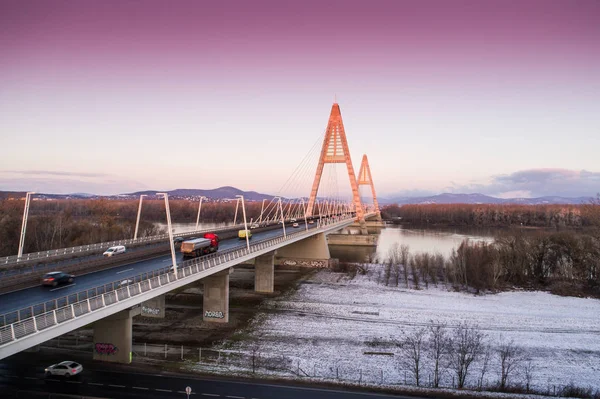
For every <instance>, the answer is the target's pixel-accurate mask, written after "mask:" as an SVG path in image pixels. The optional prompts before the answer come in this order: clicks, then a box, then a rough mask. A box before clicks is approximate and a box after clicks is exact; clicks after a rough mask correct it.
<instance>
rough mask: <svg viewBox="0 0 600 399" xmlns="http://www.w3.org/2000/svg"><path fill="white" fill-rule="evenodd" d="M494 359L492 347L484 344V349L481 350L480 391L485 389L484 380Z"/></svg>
mask: <svg viewBox="0 0 600 399" xmlns="http://www.w3.org/2000/svg"><path fill="white" fill-rule="evenodd" d="M491 359H492V348H491V347H490V345H487V344H483V349H482V350H481V370H480V373H479V384H478V386H479V389H480V390H481V389H482V388H483V379H484V378H485V375H486V374H487V372H488V371H489V370H488V369H489V366H490V360H491Z"/></svg>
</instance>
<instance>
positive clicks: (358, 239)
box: [327, 234, 379, 247]
mask: <svg viewBox="0 0 600 399" xmlns="http://www.w3.org/2000/svg"><path fill="white" fill-rule="evenodd" d="M378 237H379V236H377V235H363V234H329V235H328V236H327V242H328V243H329V244H330V245H351V246H368V247H374V246H377V239H378Z"/></svg>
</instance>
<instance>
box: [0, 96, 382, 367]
mask: <svg viewBox="0 0 600 399" xmlns="http://www.w3.org/2000/svg"><path fill="white" fill-rule="evenodd" d="M328 163H343V164H345V166H346V169H347V172H348V178H349V181H350V187H351V190H352V201H351V202H350V203H344V204H342V203H339V202H338V203H336V204H335V206H332V204H327V205H324V204H323V203H321V204H319V200H318V197H317V195H318V192H319V186H320V182H321V178H322V174H323V170H324V165H325V164H328ZM360 185H369V186H370V188H371V191H372V195H373V206H371V207H367V206H365V204H363V203H362V202H361V198H360V195H359V190H358V188H359V186H360ZM165 202H166V206H167V213H168V199H167V197H166V195H165ZM300 202H301V204H302V206H298V207H297V211H296V213H293V211H292V206H291V203H290V205H289V209H288V213H287V214H286V213H285V212H284V208H283V206H282V203H281V199H280V200H279V208H278V209H279V210H277V207H276V206H275V207H274V209H275V216H274V217H273V218H272V219H270V218H269V217H266V220H267V223H266V224H265V226H264V227H263V228H261V229H259V231H258V230H257V231H256V233H255V234H253V239H252V243H251V244H250V242H249V241H248V240H246V241H245V242H240V240H238V239H237V237H232V238H227V239H224V240H223V241H222V242H221V243H220V245H219V251H218V252H216V253H213V254H211V255H206V256H202V257H199V258H194V259H192V260H187V261H184V260H182V259H177V258H176V256H175V253H174V251H173V245H172V243H173V234H172V232H171V231H170V232H169V235H162V236H156V237H146V238H139V239H136V240H128V241H127V245H130V246H139V247H144V246H145V245H156V244H157V243H161V242H162V243H165V242H168V243H169V245H170V246H171V253H172V256H169V255H164V254H163V255H162V256H156V257H154V258H153V259H148V260H139V259H138V260H135V259H134V260H131V263H127V264H120V265H118V266H117V265H115V266H114V267H110V268H109V269H105V270H99V271H92V272H90V273H88V274H86V275H84V276H80V277H78V279H77V284H71V285H69V286H65V287H57V288H54V289H50V290H47V289H44V288H42V287H39V286H38V287H30V288H27V289H22V290H17V291H14V292H10V293H6V294H3V295H0V313H3V314H2V315H1V316H0V326H1V327H0V359H2V358H5V357H8V356H10V355H12V354H15V353H18V352H20V351H23V350H26V349H28V348H32V347H34V346H36V345H39V344H41V343H43V342H45V341H47V340H50V339H52V338H55V337H58V336H60V335H63V334H65V333H68V332H70V331H73V330H76V329H78V328H81V327H84V326H87V325H90V324H93V326H94V342H95V343H96V348H95V349H96V350H95V351H94V358H95V359H99V360H106V361H114V362H123V363H128V362H130V361H131V346H132V340H131V337H132V318H133V317H134V316H136V315H140V314H141V315H144V316H148V317H164V306H165V304H164V303H165V294H166V293H168V292H170V291H173V290H176V289H178V288H181V287H183V286H186V285H188V284H191V283H193V282H196V281H199V280H201V281H202V282H203V284H204V290H203V312H204V313H203V319H204V320H205V321H207V322H217V323H226V322H228V320H229V274H230V273H231V271H232V268H233V267H234V266H236V265H238V264H241V263H248V262H253V263H254V266H255V291H257V292H265V293H268V292H273V285H274V268H275V265H276V264H281V263H283V262H286V261H289V260H292V261H293V262H295V263H300V264H302V263H303V262H304V263H307V264H310V265H313V266H315V265H316V266H320V267H327V265H328V262H329V260H330V254H329V248H328V246H327V239H326V236H327V235H328V234H331V233H333V232H336V231H339V230H341V229H344V228H346V227H349V226H352V225H357V226H358V227H359V228H360V229H361V232H362V233H365V234H366V223H367V219H370V218H375V219H380V212H379V206H378V204H377V200H376V195H375V188H374V184H373V179H372V176H371V171H370V168H369V165H368V160H367V157H366V156H363V159H362V163H361V167H360V171H359V174H358V179H357V178H356V175H355V173H354V168H353V165H352V160H351V157H350V153H349V147H348V142H347V139H346V134H345V131H344V126H343V122H342V118H341V112H340V108H339V105H338V104H337V103H334V104H333V107H332V110H331V114H330V117H329V122H328V125H327V130H326V132H325V137H324V140H323V143H322V146H321V152H320V156H319V162H318V165H317V171H316V174H315V177H314V181H313V185H312V189H311V193H310V196H309V198H308V206H304V205H305V204H304V200H303V199H301V201H299V202H298V205H300ZM263 205H264V203H263ZM294 215H297V216H298V222H295V223H294V226H291V223H290V222H291V221H292V218H291V216H294ZM262 216H263V215H262V211H261V218H262ZM24 219H25V218H24ZM295 220H296V219H295V218H294V221H295ZM242 226H243V229H246V230H248V226H247V225H246V224H244V225H239V226H233V228H232V227H229V228H226V229H225V230H223V231H224V232H230V231H236V229H237V228H238V227H242ZM261 227H262V226H261ZM191 234H194V233H192V232H191V233H186V235H188V236H189V235H191ZM106 244H107V243H103V244H95V245H89V246H84V247H77V248H66V249H62V250H54V251H47V252H46V253H44V252H42V253H36V254H24V255H21V256H17V257H7V258H3V259H0V260H3V261H4V265H2V263H0V268H2V267H4V268H5V269H10V270H12V271H15V272H16V273H17V274H19V273H20V271H22V270H21V269H20V266H22V267H27V266H26V262H28V261H33V260H35V261H36V262H37V263H39V262H42V263H43V262H46V263H50V264H53V263H54V262H57V261H60V260H61V259H63V258H64V257H66V256H73V255H77V254H80V255H81V256H83V257H85V256H86V255H90V254H92V255H93V254H97V252H98V251H99V250H101V249H105V248H106ZM134 255H135V252H134ZM180 258H181V256H180ZM77 259H78V258H76V259H75V261H73V260H72V259H71V262H74V263H75V264H77V262H78V260H77ZM165 262H167V263H166V264H165ZM169 262H170V263H169ZM132 270H135V271H136V273H138V274H136V275H134V276H128V277H126V278H125V279H123V277H125V276H127V275H125V274H123V273H127V272H129V271H132ZM117 275H120V276H117ZM121 276H122V277H121ZM117 277H121V278H120V279H117ZM63 289H64V291H63Z"/></svg>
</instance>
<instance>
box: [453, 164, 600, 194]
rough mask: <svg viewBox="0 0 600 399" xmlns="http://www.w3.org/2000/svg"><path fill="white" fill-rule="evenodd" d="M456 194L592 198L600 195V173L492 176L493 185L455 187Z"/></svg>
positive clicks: (549, 171) (523, 172) (536, 171)
mask: <svg viewBox="0 0 600 399" xmlns="http://www.w3.org/2000/svg"><path fill="white" fill-rule="evenodd" d="M448 189H449V191H451V192H454V193H481V194H487V195H491V196H495V197H501V198H510V197H512V198H514V197H544V196H561V197H592V196H595V195H596V193H598V192H600V173H598V172H590V171H586V170H580V171H577V170H569V169H528V170H520V171H517V172H514V173H511V174H508V175H498V176H492V177H491V178H490V181H489V183H474V184H467V185H457V184H453V185H452V186H451V187H449V188H448Z"/></svg>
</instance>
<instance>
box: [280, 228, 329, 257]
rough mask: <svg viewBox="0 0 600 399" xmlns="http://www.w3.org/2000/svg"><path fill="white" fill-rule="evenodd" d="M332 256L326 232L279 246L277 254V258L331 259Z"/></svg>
mask: <svg viewBox="0 0 600 399" xmlns="http://www.w3.org/2000/svg"><path fill="white" fill-rule="evenodd" d="M330 257H331V255H330V254H329V247H328V246H327V240H326V238H325V234H324V233H321V234H316V235H314V236H311V237H307V238H305V239H304V240H301V241H297V242H295V243H293V244H290V245H287V246H285V247H283V248H279V249H278V250H277V253H276V255H275V258H276V260H277V258H299V259H329V258H330Z"/></svg>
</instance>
